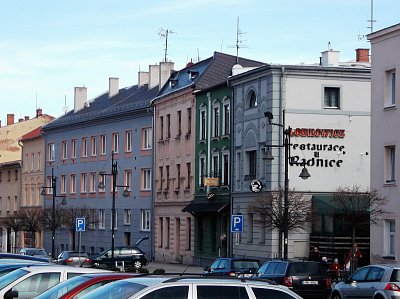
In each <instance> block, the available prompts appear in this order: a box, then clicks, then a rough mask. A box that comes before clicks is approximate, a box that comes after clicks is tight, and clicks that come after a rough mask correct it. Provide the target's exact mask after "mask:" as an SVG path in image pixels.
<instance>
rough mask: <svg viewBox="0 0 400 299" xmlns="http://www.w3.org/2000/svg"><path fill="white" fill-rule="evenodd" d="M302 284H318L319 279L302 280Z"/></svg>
mask: <svg viewBox="0 0 400 299" xmlns="http://www.w3.org/2000/svg"><path fill="white" fill-rule="evenodd" d="M301 283H302V284H306V285H310V284H311V285H318V281H315V280H305V281H302V282H301Z"/></svg>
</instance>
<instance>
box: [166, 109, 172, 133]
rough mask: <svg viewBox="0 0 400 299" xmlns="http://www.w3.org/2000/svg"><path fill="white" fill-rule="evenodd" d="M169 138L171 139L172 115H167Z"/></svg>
mask: <svg viewBox="0 0 400 299" xmlns="http://www.w3.org/2000/svg"><path fill="white" fill-rule="evenodd" d="M166 125H167V138H171V114H167V124H166Z"/></svg>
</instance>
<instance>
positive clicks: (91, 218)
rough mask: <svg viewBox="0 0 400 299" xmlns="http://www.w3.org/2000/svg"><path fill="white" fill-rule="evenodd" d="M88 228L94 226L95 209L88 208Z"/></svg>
mask: <svg viewBox="0 0 400 299" xmlns="http://www.w3.org/2000/svg"><path fill="white" fill-rule="evenodd" d="M89 228H96V210H95V209H90V210H89Z"/></svg>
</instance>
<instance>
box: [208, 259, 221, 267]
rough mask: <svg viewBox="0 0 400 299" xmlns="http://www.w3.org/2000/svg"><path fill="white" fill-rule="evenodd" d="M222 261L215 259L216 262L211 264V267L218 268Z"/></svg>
mask: <svg viewBox="0 0 400 299" xmlns="http://www.w3.org/2000/svg"><path fill="white" fill-rule="evenodd" d="M220 262H221V260H216V261H214V262H213V263H212V264H211V266H210V268H211V269H217V268H218V265H219V263H220Z"/></svg>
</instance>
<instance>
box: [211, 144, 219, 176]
mask: <svg viewBox="0 0 400 299" xmlns="http://www.w3.org/2000/svg"><path fill="white" fill-rule="evenodd" d="M211 159H212V164H211V167H212V169H211V171H212V175H211V177H214V178H217V177H219V153H218V151H217V150H214V151H213V153H212V157H211Z"/></svg>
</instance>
